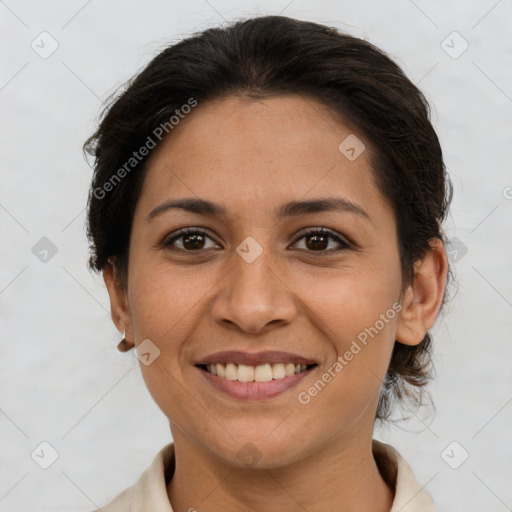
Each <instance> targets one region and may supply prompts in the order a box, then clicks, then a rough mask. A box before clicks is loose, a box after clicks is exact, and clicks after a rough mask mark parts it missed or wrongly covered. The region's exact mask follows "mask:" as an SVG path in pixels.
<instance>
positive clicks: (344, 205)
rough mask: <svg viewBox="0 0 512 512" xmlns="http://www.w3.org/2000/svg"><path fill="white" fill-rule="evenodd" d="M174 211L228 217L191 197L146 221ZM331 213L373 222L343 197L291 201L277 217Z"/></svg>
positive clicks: (172, 201)
mask: <svg viewBox="0 0 512 512" xmlns="http://www.w3.org/2000/svg"><path fill="white" fill-rule="evenodd" d="M172 209H181V210H185V211H187V212H191V213H196V214H199V215H205V216H208V217H226V215H227V210H226V208H225V207H224V206H222V205H220V204H217V203H213V202H211V201H207V200H206V199H197V198H193V197H191V198H182V199H170V200H168V201H165V202H164V203H162V204H160V205H159V206H157V207H156V208H154V209H153V210H152V211H151V213H150V214H149V215H148V216H147V219H146V220H147V221H150V220H152V219H154V218H155V217H157V216H159V215H161V214H162V213H164V212H166V211H169V210H172ZM330 211H342V212H347V213H353V214H356V215H359V216H361V217H364V218H366V219H368V220H370V221H371V218H370V216H369V215H368V213H367V212H366V211H365V210H364V208H362V207H361V206H359V205H358V204H356V203H354V202H352V201H350V200H349V199H345V198H343V197H325V198H318V199H311V200H307V201H290V202H288V203H285V204H283V205H282V206H281V207H279V208H278V209H277V210H276V211H275V216H276V217H279V218H285V217H295V216H299V215H306V214H311V213H318V212H330Z"/></svg>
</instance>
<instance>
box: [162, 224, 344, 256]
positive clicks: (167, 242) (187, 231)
mask: <svg viewBox="0 0 512 512" xmlns="http://www.w3.org/2000/svg"><path fill="white" fill-rule="evenodd" d="M185 235H201V236H203V237H204V236H206V237H208V238H210V239H212V240H213V241H215V240H214V239H213V237H211V236H210V235H209V234H208V232H206V231H202V230H199V229H196V228H183V229H180V230H179V231H177V232H176V233H174V234H173V235H172V237H171V238H169V237H166V238H165V239H164V240H163V242H162V244H161V245H162V246H163V248H164V249H169V248H171V249H172V250H177V251H181V252H189V253H194V252H197V253H199V252H201V251H205V250H206V249H197V250H187V249H180V248H177V247H171V246H172V243H173V242H174V241H175V240H177V239H179V238H183V237H184V236H185ZM308 235H321V236H327V237H329V238H331V239H332V240H335V241H336V242H338V243H339V244H340V245H341V246H342V247H341V248H338V249H334V250H333V249H330V250H320V251H312V250H307V249H300V250H305V251H306V252H310V253H327V254H331V253H337V252H340V251H344V250H347V249H350V248H351V244H350V243H349V242H347V241H345V240H343V239H342V238H340V237H339V236H337V235H336V234H334V232H332V231H330V230H327V229H325V228H308V229H307V230H305V231H302V232H301V233H300V235H299V236H297V238H296V239H295V241H294V242H293V245H295V244H296V243H297V242H298V241H299V240H302V239H303V238H305V237H307V236H308Z"/></svg>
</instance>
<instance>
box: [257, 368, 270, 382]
mask: <svg viewBox="0 0 512 512" xmlns="http://www.w3.org/2000/svg"><path fill="white" fill-rule="evenodd" d="M254 380H255V381H256V382H268V381H269V380H272V366H271V365H269V364H260V365H259V366H256V368H255V369H254Z"/></svg>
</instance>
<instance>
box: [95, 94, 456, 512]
mask: <svg viewBox="0 0 512 512" xmlns="http://www.w3.org/2000/svg"><path fill="white" fill-rule="evenodd" d="M349 134H356V135H357V134H358V131H357V128H356V127H354V126H352V125H351V124H350V123H348V122H346V121H344V120H343V119H341V118H339V117H334V115H333V114H332V112H330V111H329V110H327V109H326V107H325V106H324V105H323V104H321V103H319V102H317V101H315V100H313V99H311V98H304V97H301V96H295V95H290V96H280V97H272V98H267V99H264V100H253V99H241V98H235V97H228V98H224V99H222V100H216V101H210V102H208V103H205V104H200V105H199V106H198V107H196V108H195V109H194V111H193V113H191V114H190V115H188V116H187V117H186V118H185V119H184V120H182V121H181V122H180V124H179V125H178V126H177V127H176V128H175V129H174V130H173V132H172V134H171V135H172V136H170V137H169V138H168V139H166V140H165V141H164V143H163V144H162V145H161V146H159V147H158V148H157V149H156V150H154V152H153V153H152V155H151V157H150V160H149V163H148V168H147V175H146V178H145V182H144V186H143V189H142V192H141V196H140V199H139V201H138V203H137V206H136V211H135V214H134V222H133V228H132V233H131V239H130V249H129V251H130V252H129V254H130V258H129V265H128V280H127V283H126V286H122V284H121V283H119V282H118V281H117V279H116V278H115V273H114V271H113V268H112V267H111V266H110V265H108V266H107V267H105V269H104V272H103V275H104V279H105V283H106V285H107V288H108V292H109V295H110V300H111V308H112V318H113V320H114V322H115V324H116V326H117V327H118V328H119V330H120V331H121V332H124V331H126V335H125V337H126V339H127V340H129V341H130V342H131V343H133V344H135V345H138V344H139V343H141V342H142V341H143V340H145V339H150V340H151V341H152V342H153V343H154V344H155V345H156V346H158V348H159V350H160V355H159V356H158V357H157V358H156V359H155V360H154V362H152V363H151V364H150V365H148V366H146V365H143V364H141V371H142V374H143V377H144V380H145V383H146V385H147V387H148V389H149V391H150V393H151V395H152V396H153V398H154V400H155V401H156V403H157V404H158V405H159V407H160V408H161V409H162V411H163V412H164V413H165V415H166V416H167V417H168V419H169V424H170V429H171V432H172V437H173V440H174V443H175V450H176V470H175V473H174V476H173V478H172V480H171V482H170V483H169V484H168V495H169V499H170V502H171V504H172V507H173V510H174V511H175V512H185V511H188V510H189V509H190V508H191V507H194V508H195V509H197V510H198V511H202V510H208V511H220V510H222V511H224V512H230V511H233V512H235V511H236V512H240V511H249V510H269V509H270V507H271V508H272V510H277V511H290V510H301V511H303V510H307V511H323V512H325V511H338V510H351V511H367V510H372V511H376V512H384V511H389V509H390V508H391V505H392V501H393V495H394V490H393V489H390V488H389V487H388V486H387V485H386V483H385V482H384V480H383V478H382V476H381V475H380V473H379V471H378V468H377V465H376V463H375V460H374V458H373V456H372V433H373V427H374V419H375V413H376V408H377V402H378V397H379V391H380V386H381V382H382V380H383V379H384V376H385V374H386V370H387V368H388V365H389V361H390V358H391V352H392V349H393V345H394V342H395V340H397V341H399V342H400V343H403V344H407V345H415V344H418V343H420V342H421V340H422V339H423V337H424V335H425V333H426V332H427V330H428V329H429V328H430V327H432V325H433V324H434V321H435V319H436V316H437V314H438V312H439V309H440V307H441V303H442V298H443V294H444V287H445V282H446V274H447V260H446V255H445V251H444V247H443V245H442V243H441V242H440V241H439V240H437V241H435V240H434V241H432V248H431V250H430V251H429V252H428V253H427V255H426V256H425V258H424V259H423V260H422V261H420V262H417V264H416V266H415V278H414V281H413V282H412V283H410V284H409V285H406V284H405V283H403V282H402V275H401V269H400V261H399V253H398V241H397V233H396V224H395V220H394V215H393V211H392V208H391V205H390V204H389V202H388V200H387V199H386V198H385V197H384V196H383V195H382V194H381V192H380V191H379V190H378V188H377V187H376V185H375V183H374V180H373V176H372V174H371V168H370V163H369V151H364V152H363V153H362V154H361V155H360V156H359V157H358V158H357V159H356V160H355V161H349V160H348V159H347V158H346V157H345V156H344V155H343V154H342V153H341V152H340V151H339V150H338V145H339V144H340V142H341V141H343V140H344V139H345V137H347V136H348V135H349ZM358 137H359V138H360V139H361V140H363V141H364V138H363V137H362V135H358ZM367 148H368V146H367ZM333 196H336V197H343V198H345V199H348V200H350V201H351V202H353V203H356V204H357V205H359V206H360V207H361V208H363V209H364V210H365V212H366V213H367V215H368V217H369V218H366V217H365V216H363V215H359V214H355V213H353V212H350V211H330V212H317V213H308V214H305V215H301V216H297V217H289V218H277V217H275V216H274V213H273V212H274V209H275V208H277V207H279V206H281V205H282V204H283V203H285V202H288V201H292V200H297V201H299V200H306V199H307V200H309V199H317V198H320V197H333ZM183 197H195V198H203V199H206V200H210V201H213V202H216V203H220V204H221V205H223V206H225V207H226V209H227V216H226V217H225V218H219V217H209V216H205V215H199V214H196V213H191V212H186V211H184V210H178V209H172V210H167V211H165V212H163V213H161V214H160V215H157V216H155V217H154V218H153V219H151V220H148V215H149V213H150V212H151V211H152V210H153V209H154V208H155V207H157V206H159V205H161V204H162V203H164V202H165V201H167V200H169V199H177V198H183ZM185 227H195V228H198V229H200V230H201V229H202V230H205V231H207V235H208V236H209V237H210V238H204V241H203V243H202V245H201V243H199V245H198V246H197V245H196V246H194V245H193V243H192V244H190V243H189V245H187V246H185V243H186V238H187V237H186V236H185V237H181V238H179V239H175V240H174V242H173V245H169V246H168V247H167V248H166V247H163V246H162V244H161V242H162V240H164V239H165V238H166V237H167V240H168V241H169V240H170V238H172V237H169V236H168V235H170V234H172V233H175V232H176V231H177V230H178V229H181V228H185ZM309 227H313V228H320V227H324V228H326V229H329V230H331V231H332V232H333V233H334V235H335V236H340V238H342V239H343V238H344V237H347V238H348V239H349V240H350V241H352V242H353V244H352V245H350V246H348V247H346V246H343V245H340V244H339V243H338V242H337V241H336V240H335V239H332V238H328V239H327V240H326V241H325V244H326V245H325V246H324V247H322V248H321V249H317V248H315V246H312V244H311V243H310V244H307V242H308V240H310V241H311V237H309V238H308V237H307V236H306V237H305V238H304V235H302V234H300V233H299V231H301V230H303V229H304V228H309ZM248 236H251V237H253V238H254V239H255V240H256V241H257V242H258V244H259V245H260V246H261V248H262V250H263V252H262V254H261V255H260V256H259V257H258V258H257V259H256V260H254V261H253V262H252V263H247V262H246V261H245V260H244V259H243V258H242V257H240V256H239V255H238V254H237V252H236V248H237V247H238V246H239V244H241V242H242V241H243V240H244V239H245V238H246V237H248ZM327 241H328V245H327ZM173 246H174V250H173V248H172V247H173ZM190 247H192V249H190ZM194 247H199V248H198V249H194ZM180 249H181V251H180ZM335 249H342V250H339V251H337V252H333V251H334V250H335ZM187 251H188V252H187ZM397 301H398V303H399V304H401V308H402V309H401V311H400V312H399V313H398V314H396V316H394V318H393V319H391V320H389V321H388V322H387V323H385V326H384V328H382V329H381V330H380V331H379V332H378V335H376V336H375V337H374V338H372V339H371V340H370V341H369V343H368V344H367V345H366V346H365V347H364V348H363V349H362V350H361V351H360V352H359V353H358V354H357V355H355V356H354V358H353V359H352V360H351V361H350V362H349V363H348V364H347V365H346V366H345V367H344V368H343V370H342V371H340V372H338V373H337V374H336V377H335V378H333V379H332V380H331V381H330V382H329V383H328V384H327V385H326V386H325V388H323V389H322V390H321V392H319V393H318V394H317V395H316V396H315V397H313V398H311V401H310V402H309V403H308V404H302V403H300V402H299V401H298V399H297V397H298V394H299V393H300V392H303V391H307V390H308V388H310V387H311V386H312V385H313V384H314V382H315V381H316V380H317V379H319V378H321V377H322V374H324V373H325V372H326V371H327V370H328V368H330V367H332V365H333V363H334V362H335V361H336V359H337V357H338V356H339V355H341V356H342V355H343V354H344V353H345V352H346V351H347V350H348V349H349V347H350V345H351V343H352V341H353V340H355V339H356V337H357V335H358V334H359V333H361V332H362V331H364V329H365V328H368V327H370V326H373V325H374V324H375V322H376V321H377V320H378V319H379V317H380V315H381V314H385V313H386V311H388V310H389V309H390V308H392V305H393V304H396V303H397ZM221 350H243V351H247V352H258V351H264V350H280V351H287V352H293V353H296V354H299V355H303V356H304V357H307V358H310V359H314V360H315V361H317V362H318V365H319V366H318V367H317V368H316V369H315V370H314V371H313V372H311V374H310V375H309V376H308V377H307V378H306V379H304V380H303V381H302V382H301V383H300V384H299V385H298V387H296V388H293V389H291V390H288V391H286V392H285V393H283V394H281V395H279V396H277V397H274V398H269V399H265V400H263V401H258V402H255V401H252V402H251V401H242V400H238V399H234V398H231V397H228V396H225V395H223V394H221V393H220V392H219V391H217V390H216V389H214V388H213V387H212V386H211V385H210V384H209V383H207V382H206V381H205V379H204V377H203V375H201V373H200V370H198V369H197V368H196V367H195V366H194V363H195V362H196V361H198V360H199V359H200V358H202V357H205V356H207V355H209V354H212V353H214V352H217V351H221ZM247 443H252V445H254V447H255V449H256V453H257V454H258V456H259V457H260V458H259V460H258V461H257V463H256V464H255V465H253V466H251V465H248V464H247V463H246V462H245V461H244V460H242V459H241V458H239V457H237V453H238V452H239V450H240V449H242V448H243V447H244V446H245V445H246V444H247ZM245 449H246V450H247V447H246V448H245Z"/></svg>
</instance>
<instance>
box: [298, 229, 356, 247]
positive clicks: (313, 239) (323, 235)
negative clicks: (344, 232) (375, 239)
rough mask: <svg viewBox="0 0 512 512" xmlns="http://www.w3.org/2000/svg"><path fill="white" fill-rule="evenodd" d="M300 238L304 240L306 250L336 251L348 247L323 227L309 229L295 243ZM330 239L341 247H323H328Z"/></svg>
mask: <svg viewBox="0 0 512 512" xmlns="http://www.w3.org/2000/svg"><path fill="white" fill-rule="evenodd" d="M302 239H304V240H305V247H306V250H307V251H308V252H336V251H339V250H343V249H348V248H349V247H350V246H349V244H348V243H347V242H345V241H344V240H342V239H341V238H340V237H338V236H336V235H335V234H334V233H331V232H330V231H327V230H325V229H312V230H309V231H307V232H306V233H305V234H303V235H302V236H301V237H300V238H299V239H298V240H297V241H296V242H295V243H297V242H298V241H299V240H302ZM331 240H333V241H335V242H336V243H337V244H338V245H339V246H341V248H338V249H334V250H327V251H326V250H325V249H327V248H328V247H329V242H330V241H331Z"/></svg>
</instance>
